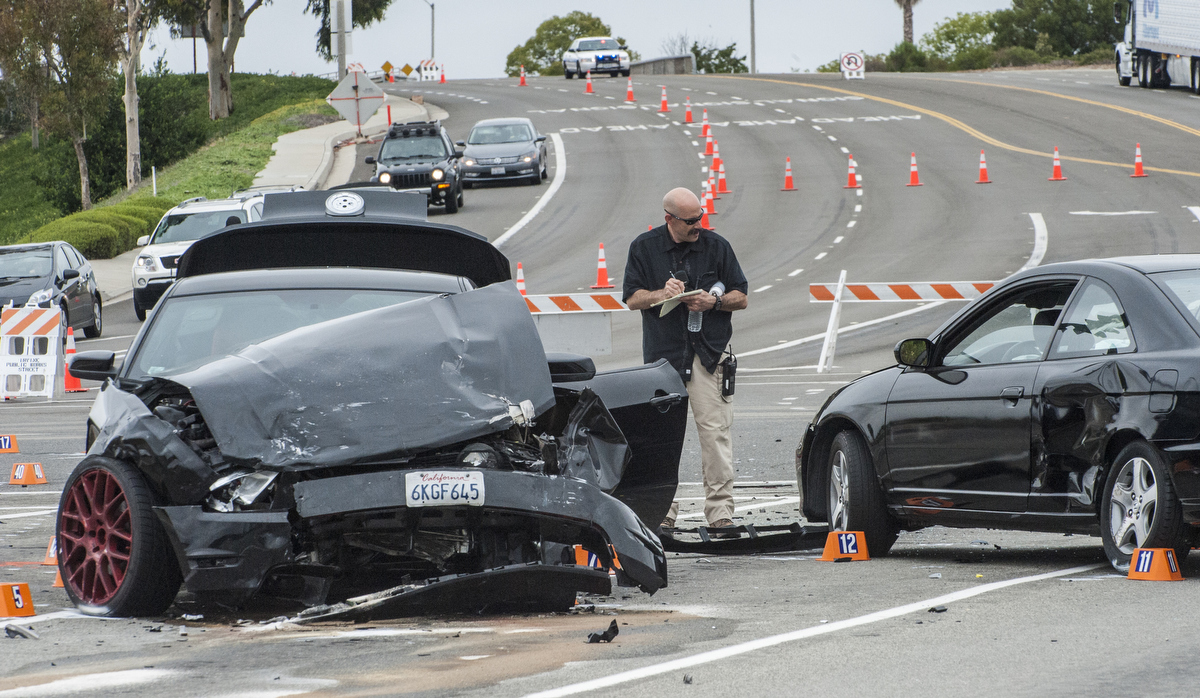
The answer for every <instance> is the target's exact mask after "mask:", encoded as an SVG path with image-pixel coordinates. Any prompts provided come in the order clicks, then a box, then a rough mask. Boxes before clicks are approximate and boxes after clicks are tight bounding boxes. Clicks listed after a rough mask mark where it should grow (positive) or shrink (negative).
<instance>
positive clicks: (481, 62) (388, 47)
mask: <svg viewBox="0 0 1200 698" xmlns="http://www.w3.org/2000/svg"><path fill="white" fill-rule="evenodd" d="M305 4H306V3H305V2H304V0H275V1H274V2H273V3H271V4H269V5H264V6H263V7H261V8H259V9H258V10H257V11H256V12H255V13H254V14H253V15H251V16H250V20H249V22H248V23H247V25H246V36H245V38H244V39H242V41H241V43H240V44H239V46H238V50H237V56H236V68H237V70H238V71H239V72H251V73H266V72H276V73H284V74H288V73H292V72H295V73H297V74H300V75H303V74H305V73H313V74H321V73H327V72H331V71H333V70H335V69H336V65H335V64H331V63H326V62H325V61H324V60H322V59H321V58H320V57H319V56H318V55H317V54H316V51H315V50H314V46H315V38H314V34H315V32H316V30H317V20H316V19H315V18H314V17H312V16H310V15H306V14H304V12H303V9H304V6H305ZM434 4H435V5H436V6H437V36H436V41H437V44H436V51H437V53H436V56H435V58H436V60H437V61H438V62H439V63H442V64H444V65H445V66H446V74H447V78H448V79H454V78H490V77H499V76H501V75H503V74H504V64H505V58H506V57H507V56H508V53H509V52H510V51H511V50H512V49H513V48H514V47H516V46H517V45H519V44H522V43H524V42H525V41H526V40H527V39H528V38H529V37H530V36H532V35H533V33H534V31H535V30H536V29H537V25H538V24H540V23H541V22H542V21H543V20H545V19H548V18H550V17H552V16H554V15H563V14H566V13H568V12H570V11H572V10H582V11H584V12H590V13H591V14H593V15H595V16H597V17H599V18H600V19H602V20H603V21H604V22H605V23H606V24H608V25H609V26H611V27H612V29H613V34H614V35H616V36H621V37H624V39H625V40H626V41H627V42H628V44H629V47H630V48H632V49H634V50H636V51H638V52H639V53H641V54H642V57H643V58H653V57H656V56H659V55H662V50H661V45H662V43H663V40H664V39H667V38H669V37H671V36H674V35H678V34H679V33H681V32H687V33H688V35H689V36H692V37H700V38H711V39H713V40H714V41H715V42H716V43H717V44H718V45H720V46H726V45H728V44H729V43H730V42H734V41H736V42H737V45H738V52H739V55H741V54H745V55H747V56H749V52H750V9H749V8H750V1H749V0H688V1H687V2H676V1H669V2H668V1H663V0H606V1H604V2H585V1H584V0H520V1H518V0H435V2H434ZM1010 5H1011V3H1010V2H1008V0H924V1H923V2H920V3H919V4H917V5H916V7H915V8H914V9H913V15H914V34H915V37H916V38H917V39H918V40H919V39H920V36H921V35H922V34H924V33H925V32H927V31H929V30H930V29H932V28H933V25H935V24H936V23H938V22H940V21H941V20H943V19H945V18H946V17H950V16H954V15H955V14H956V13H958V12H976V11H979V10H996V9H1000V8H1004V7H1009V6H1010ZM429 14H430V13H429V6H428V5H427V4H426V3H425V0H394V1H393V3H392V6H391V7H390V8H389V9H388V13H387V16H386V17H385V18H384V20H383V21H382V22H380V23H377V24H375V25H373V26H371V27H369V28H367V29H360V30H357V31H355V32H354V38H353V49H354V53H353V54H352V55H351V59H352V60H354V61H358V62H361V63H362V64H363V65H365V66H366V67H367V69H369V70H375V69H378V67H379V66H380V65H382V64H383V62H384V61H385V60H386V61H391V62H392V63H393V64H395V65H396V66H401V65H404V64H405V63H411V64H413V65H416V63H417V62H418V61H420V60H422V59H424V58H428V57H429ZM755 20H756V22H755V23H756V24H757V42H756V43H757V60H758V70H759V72H763V73H785V72H788V71H791V70H800V71H804V70H805V69H809V70H813V69H815V68H816V67H817V66H818V65H821V64H822V63H826V62H828V61H830V60H831V59H834V58H837V56H838V54H839V53H841V52H842V51H853V50H863V51H866V52H868V53H882V52H887V51H890V50H891V48H892V47H893V46H895V45H896V43H898V42H899V41H900V40H901V38H902V36H903V19H902V14H901V11H900V8H899V7H897V6H896V3H895V2H894V0H756V2H755ZM159 56H165V58H166V60H167V64H168V67H169V68H170V69H171V70H172V71H174V72H181V73H182V72H190V71H191V70H192V41H191V40H190V39H177V40H172V39H171V38H170V37H169V36H168V34H167V31H166V29H165V28H164V29H160V30H158V31H157V32H156V33H155V34H154V35H153V36H152V37H151V40H150V41H149V42H147V46H146V49H145V52H144V53H143V65H144V66H146V67H147V68H149V66H151V65H153V62H154V61H155V60H156V59H157V58H158V57H159ZM749 62H750V61H749V58H747V60H746V63H747V65H749ZM197 63H198V66H199V70H200V72H204V71H205V59H204V43H203V42H202V41H200V42H198V46H197Z"/></svg>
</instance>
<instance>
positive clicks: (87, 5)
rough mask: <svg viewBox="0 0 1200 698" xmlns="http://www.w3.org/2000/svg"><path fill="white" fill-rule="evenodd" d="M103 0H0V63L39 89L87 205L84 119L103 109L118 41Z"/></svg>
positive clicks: (112, 18)
mask: <svg viewBox="0 0 1200 698" xmlns="http://www.w3.org/2000/svg"><path fill="white" fill-rule="evenodd" d="M118 21H119V19H118V16H117V15H116V13H115V12H113V8H112V5H111V4H110V2H109V0H3V4H0V47H4V48H3V49H0V51H2V52H3V53H4V54H5V58H4V62H5V64H6V65H12V64H15V68H16V73H17V74H20V75H25V76H28V79H29V80H31V81H32V83H33V84H34V86H35V89H40V90H41V91H42V92H43V93H44V94H45V98H44V112H45V117H44V120H45V123H46V126H47V127H48V128H49V130H50V131H51V132H53V133H57V134H62V135H64V136H66V137H67V138H69V139H70V142H71V145H72V146H73V147H74V149H75V158H76V160H77V161H78V162H79V199H80V203H81V205H82V207H83V208H84V209H85V210H86V209H89V208H91V207H92V198H91V183H90V179H89V176H88V163H87V155H86V153H84V149H83V144H84V142H85V141H86V140H87V124H88V121H90V120H94V119H95V118H96V116H97V115H98V114H100V113H103V110H104V107H105V102H106V100H107V97H108V91H109V88H110V86H111V85H112V79H113V75H114V73H113V68H114V67H115V63H116V59H117V47H118V44H119V43H120V28H119V25H118Z"/></svg>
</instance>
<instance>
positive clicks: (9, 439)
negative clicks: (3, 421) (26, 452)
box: [0, 434, 21, 453]
mask: <svg viewBox="0 0 1200 698" xmlns="http://www.w3.org/2000/svg"><path fill="white" fill-rule="evenodd" d="M20 452H21V449H19V448H17V437H16V436H14V435H13V434H0V453H20Z"/></svg>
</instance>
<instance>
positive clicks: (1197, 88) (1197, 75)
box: [1192, 58, 1200, 95]
mask: <svg viewBox="0 0 1200 698" xmlns="http://www.w3.org/2000/svg"><path fill="white" fill-rule="evenodd" d="M1192 92H1193V93H1195V94H1198V95H1200V58H1193V59H1192Z"/></svg>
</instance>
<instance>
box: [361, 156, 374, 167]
mask: <svg viewBox="0 0 1200 698" xmlns="http://www.w3.org/2000/svg"><path fill="white" fill-rule="evenodd" d="M363 162H365V163H367V164H368V165H374V164H375V157H374V156H372V155H368V156H367V157H365V158H363Z"/></svg>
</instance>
